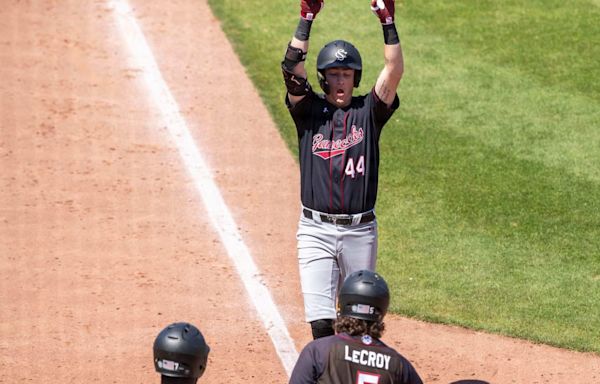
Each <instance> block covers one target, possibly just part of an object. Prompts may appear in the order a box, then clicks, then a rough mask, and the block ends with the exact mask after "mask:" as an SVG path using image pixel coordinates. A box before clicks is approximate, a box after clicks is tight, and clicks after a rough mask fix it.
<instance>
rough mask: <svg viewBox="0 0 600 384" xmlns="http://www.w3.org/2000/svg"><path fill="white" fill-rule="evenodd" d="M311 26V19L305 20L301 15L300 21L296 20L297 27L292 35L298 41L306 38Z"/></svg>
mask: <svg viewBox="0 0 600 384" xmlns="http://www.w3.org/2000/svg"><path fill="white" fill-rule="evenodd" d="M311 26H312V20H307V19H305V18H304V17H301V18H300V22H298V28H296V33H295V34H294V37H295V38H296V39H298V40H300V41H306V40H308V37H309V35H310V27H311Z"/></svg>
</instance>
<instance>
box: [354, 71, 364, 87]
mask: <svg viewBox="0 0 600 384" xmlns="http://www.w3.org/2000/svg"><path fill="white" fill-rule="evenodd" d="M361 75H362V70H360V69H355V70H354V88H358V85H359V84H360V78H361V77H362V76H361Z"/></svg>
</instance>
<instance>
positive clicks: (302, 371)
mask: <svg viewBox="0 0 600 384" xmlns="http://www.w3.org/2000/svg"><path fill="white" fill-rule="evenodd" d="M317 352H318V351H317V349H316V348H315V343H314V341H312V342H310V343H308V344H307V345H306V347H304V349H303V350H302V352H300V356H299V357H298V361H296V365H295V366H294V369H293V370H292V375H291V376H290V382H289V384H316V382H317V380H318V379H319V376H320V374H321V373H319V372H318V367H317V363H318V356H317Z"/></svg>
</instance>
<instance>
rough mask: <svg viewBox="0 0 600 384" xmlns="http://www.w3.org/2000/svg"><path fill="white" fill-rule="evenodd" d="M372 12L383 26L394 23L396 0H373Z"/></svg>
mask: <svg viewBox="0 0 600 384" xmlns="http://www.w3.org/2000/svg"><path fill="white" fill-rule="evenodd" d="M371 10H372V11H373V13H375V15H376V16H377V17H378V18H379V21H381V24H383V25H389V24H393V23H394V12H395V9H394V0H371Z"/></svg>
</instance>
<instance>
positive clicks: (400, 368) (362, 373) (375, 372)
mask: <svg viewBox="0 0 600 384" xmlns="http://www.w3.org/2000/svg"><path fill="white" fill-rule="evenodd" d="M316 383H318V384H422V383H423V382H422V381H421V378H420V377H419V375H418V373H417V371H416V370H415V368H414V367H413V366H412V364H411V363H410V362H409V361H408V360H406V359H405V358H404V357H403V356H402V355H400V354H399V353H398V352H396V351H395V350H394V349H392V348H390V347H388V346H387V345H385V344H384V343H383V342H382V341H380V340H378V339H374V338H371V337H370V336H349V335H347V334H345V333H342V334H338V335H334V336H329V337H323V338H320V339H316V340H313V341H311V342H310V343H308V344H307V345H306V347H304V349H303V350H302V352H301V353H300V356H299V357H298V361H297V362H296V366H295V367H294V370H293V371H292V375H291V377H290V384H316Z"/></svg>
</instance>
